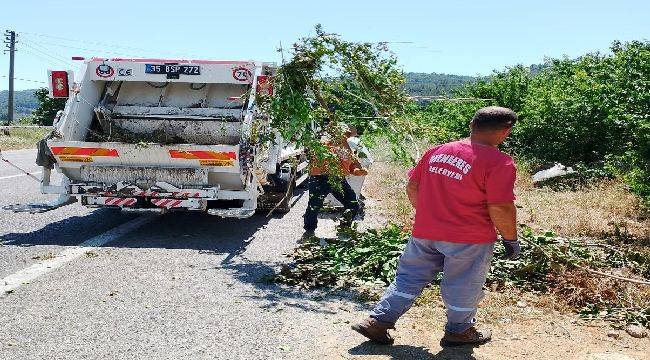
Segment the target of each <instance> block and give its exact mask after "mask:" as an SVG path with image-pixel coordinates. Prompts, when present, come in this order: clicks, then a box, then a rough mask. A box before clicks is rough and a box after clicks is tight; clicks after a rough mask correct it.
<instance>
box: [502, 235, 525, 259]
mask: <svg viewBox="0 0 650 360" xmlns="http://www.w3.org/2000/svg"><path fill="white" fill-rule="evenodd" d="M502 241H503V247H505V248H506V256H505V259H506V260H515V259H516V258H518V257H519V253H520V252H521V247H520V246H519V241H517V240H506V239H502Z"/></svg>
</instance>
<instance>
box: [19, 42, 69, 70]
mask: <svg viewBox="0 0 650 360" xmlns="http://www.w3.org/2000/svg"><path fill="white" fill-rule="evenodd" d="M23 45H25V46H27V47H28V48H29V49H30V50H27V49H23V50H27V52H28V53H31V54H32V55H36V54H35V53H34V52H37V53H39V54H40V56H44V57H47V58H50V59H52V60H53V61H56V62H58V63H60V64H65V66H72V67H76V66H77V64H75V63H73V62H72V61H68V60H63V58H60V57H57V56H55V55H51V54H48V53H47V52H46V51H43V50H40V49H38V48H36V47H34V46H32V45H30V44H29V43H23ZM37 56H39V55H37Z"/></svg>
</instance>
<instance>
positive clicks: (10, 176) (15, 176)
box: [0, 171, 42, 180]
mask: <svg viewBox="0 0 650 360" xmlns="http://www.w3.org/2000/svg"><path fill="white" fill-rule="evenodd" d="M40 173H42V171H34V172H30V174H32V175H35V174H40ZM21 176H27V174H18V175H9V176H3V177H0V180H4V179H12V178H17V177H21Z"/></svg>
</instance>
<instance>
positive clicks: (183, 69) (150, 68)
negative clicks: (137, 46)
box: [144, 64, 201, 77]
mask: <svg viewBox="0 0 650 360" xmlns="http://www.w3.org/2000/svg"><path fill="white" fill-rule="evenodd" d="M144 72H145V73H147V74H163V75H167V76H168V77H169V76H178V75H181V74H182V75H201V67H200V66H199V65H177V64H164V65H160V64H145V68H144Z"/></svg>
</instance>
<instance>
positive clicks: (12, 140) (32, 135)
mask: <svg viewBox="0 0 650 360" xmlns="http://www.w3.org/2000/svg"><path fill="white" fill-rule="evenodd" d="M50 131H52V129H50V128H15V129H10V130H6V131H5V130H0V149H2V150H18V149H31V148H35V147H36V143H37V142H38V141H39V140H41V139H42V138H43V137H45V135H46V134H47V133H49V132H50Z"/></svg>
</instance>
